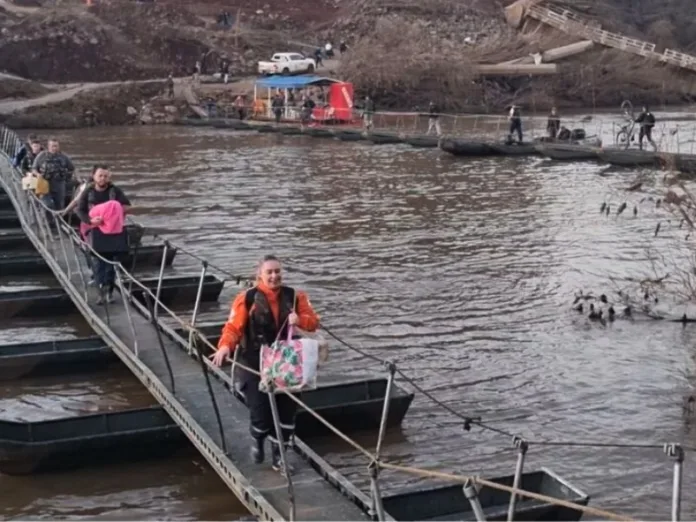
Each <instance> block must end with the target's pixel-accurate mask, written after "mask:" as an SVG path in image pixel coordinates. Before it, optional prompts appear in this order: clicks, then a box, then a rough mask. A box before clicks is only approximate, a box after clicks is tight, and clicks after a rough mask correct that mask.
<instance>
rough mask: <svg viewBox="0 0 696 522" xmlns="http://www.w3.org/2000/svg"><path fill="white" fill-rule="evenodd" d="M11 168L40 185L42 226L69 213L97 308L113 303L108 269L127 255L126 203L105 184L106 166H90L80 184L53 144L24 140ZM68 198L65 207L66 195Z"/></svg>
mask: <svg viewBox="0 0 696 522" xmlns="http://www.w3.org/2000/svg"><path fill="white" fill-rule="evenodd" d="M13 165H14V166H15V168H17V169H18V170H19V171H20V172H21V173H22V175H23V176H24V177H26V178H35V179H36V180H41V182H42V185H43V186H47V188H46V189H43V190H38V187H39V184H38V183H35V184H32V185H31V186H34V187H35V188H34V190H35V191H36V195H37V196H38V197H39V199H40V201H41V203H42V204H43V205H44V206H45V207H46V210H47V214H48V216H47V220H48V222H49V223H51V224H53V225H56V224H57V220H56V217H57V216H61V217H65V216H68V215H69V214H70V213H72V212H75V214H76V215H77V217H78V218H79V221H80V235H81V238H82V239H83V240H84V242H85V244H86V245H88V246H89V248H87V247H86V246H85V248H84V250H85V253H86V257H87V263H88V266H89V267H90V268H91V270H92V274H93V281H94V284H95V286H96V287H97V289H98V295H97V299H96V302H97V304H103V303H104V302H113V293H114V289H115V268H114V263H116V262H118V260H119V259H120V258H121V256H123V255H124V254H127V253H128V233H127V230H126V227H125V215H126V214H127V213H128V212H129V210H130V207H131V203H130V200H129V199H128V197H127V196H126V195H125V194H124V192H123V191H122V190H121V189H120V188H119V187H117V186H116V185H114V184H113V183H112V181H111V172H110V170H109V167H108V166H107V165H95V166H94V167H93V168H92V172H91V178H90V179H89V180H85V181H83V182H78V181H77V180H76V179H75V166H74V165H73V162H72V160H71V159H70V158H69V157H68V156H67V155H66V154H64V153H63V152H62V151H61V149H60V143H59V142H58V140H57V139H55V138H49V139H48V140H47V142H46V147H45V148H44V147H43V144H42V143H41V141H40V140H39V139H38V137H37V136H36V135H30V136H29V137H28V138H27V141H26V143H25V144H24V145H22V147H20V149H19V150H18V151H17V153H16V154H15V156H14V158H13ZM70 192H72V193H73V197H72V198H71V201H70V202H68V199H69V193H70Z"/></svg>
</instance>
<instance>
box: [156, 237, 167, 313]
mask: <svg viewBox="0 0 696 522" xmlns="http://www.w3.org/2000/svg"><path fill="white" fill-rule="evenodd" d="M167 250H169V241H165V242H164V250H162V263H160V271H159V277H158V278H157V291H156V292H155V303H154V308H153V312H152V313H153V314H154V316H155V319H156V318H157V317H159V302H160V292H162V278H163V277H164V268H165V265H166V263H167Z"/></svg>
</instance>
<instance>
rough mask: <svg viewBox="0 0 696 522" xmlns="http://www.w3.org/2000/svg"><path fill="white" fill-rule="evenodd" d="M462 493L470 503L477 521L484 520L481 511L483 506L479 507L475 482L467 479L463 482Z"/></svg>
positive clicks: (479, 502)
mask: <svg viewBox="0 0 696 522" xmlns="http://www.w3.org/2000/svg"><path fill="white" fill-rule="evenodd" d="M463 489H464V495H465V496H466V498H467V500H468V501H469V503H470V504H471V509H472V511H473V512H474V515H476V520H477V522H486V515H485V514H484V513H483V508H482V507H481V501H479V498H478V491H477V490H476V484H474V483H473V482H472V481H471V480H467V481H466V482H465V483H464V488H463Z"/></svg>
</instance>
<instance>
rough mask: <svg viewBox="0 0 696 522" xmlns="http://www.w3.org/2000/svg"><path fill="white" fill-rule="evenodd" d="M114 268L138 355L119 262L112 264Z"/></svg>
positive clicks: (135, 351) (136, 339)
mask: <svg viewBox="0 0 696 522" xmlns="http://www.w3.org/2000/svg"><path fill="white" fill-rule="evenodd" d="M114 270H115V271H116V282H117V283H118V292H119V294H121V298H122V299H123V305H124V306H125V307H126V317H128V324H129V325H130V329H131V334H133V352H134V353H135V356H136V357H138V356H139V355H138V353H139V349H138V335H137V334H136V332H135V325H134V324H133V318H132V317H131V313H130V306H129V302H128V300H129V298H126V293H127V292H126V287H125V285H124V284H123V279H122V278H121V264H120V263H117V264H116V265H115V266H114Z"/></svg>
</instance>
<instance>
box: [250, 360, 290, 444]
mask: <svg viewBox="0 0 696 522" xmlns="http://www.w3.org/2000/svg"><path fill="white" fill-rule="evenodd" d="M240 362H242V361H241V360H240ZM242 364H244V365H245V366H246V363H245V362H242ZM239 377H240V381H241V386H240V391H241V392H242V393H243V394H244V397H245V400H246V404H247V407H248V408H249V419H250V427H249V429H250V431H251V436H252V437H254V438H255V439H264V438H266V437H268V438H269V439H270V440H271V441H272V442H277V441H278V439H277V437H276V431H275V426H274V425H273V413H272V412H271V402H270V399H269V396H268V394H267V393H265V392H262V391H260V390H259V376H258V375H253V374H251V373H249V372H247V371H244V372H241V374H239ZM275 400H276V404H277V405H278V417H280V427H281V431H282V435H283V442H288V441H289V440H290V437H291V436H292V434H293V433H294V432H295V414H296V413H297V403H296V402H295V401H293V400H292V399H291V398H290V397H288V396H287V395H285V394H284V393H276V394H275Z"/></svg>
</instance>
